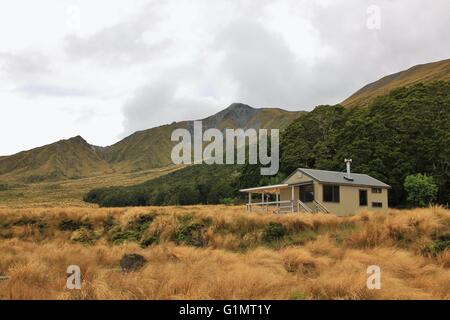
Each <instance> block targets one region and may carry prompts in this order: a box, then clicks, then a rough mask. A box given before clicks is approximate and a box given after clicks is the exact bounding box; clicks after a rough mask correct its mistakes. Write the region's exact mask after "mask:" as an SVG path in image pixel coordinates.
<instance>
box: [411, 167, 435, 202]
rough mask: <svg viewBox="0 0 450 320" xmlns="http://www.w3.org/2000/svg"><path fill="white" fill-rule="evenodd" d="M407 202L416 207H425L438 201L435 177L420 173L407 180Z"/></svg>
mask: <svg viewBox="0 0 450 320" xmlns="http://www.w3.org/2000/svg"><path fill="white" fill-rule="evenodd" d="M404 187H405V191H406V193H407V201H408V202H409V203H411V204H412V205H414V206H419V207H425V206H427V205H429V204H430V203H432V202H433V201H434V200H435V199H436V195H437V191H438V187H437V185H436V184H435V183H434V180H433V177H430V176H427V175H424V174H421V173H418V174H415V175H409V176H407V177H406V178H405V183H404Z"/></svg>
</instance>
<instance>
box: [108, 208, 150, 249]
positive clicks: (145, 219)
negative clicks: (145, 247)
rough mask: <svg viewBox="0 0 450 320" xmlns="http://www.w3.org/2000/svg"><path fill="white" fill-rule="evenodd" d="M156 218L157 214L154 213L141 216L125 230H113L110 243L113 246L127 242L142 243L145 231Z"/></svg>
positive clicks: (130, 222)
mask: <svg viewBox="0 0 450 320" xmlns="http://www.w3.org/2000/svg"><path fill="white" fill-rule="evenodd" d="M155 217H156V214H154V213H149V214H141V215H139V216H137V217H136V218H134V219H133V220H131V221H129V222H128V224H127V226H126V227H125V229H122V228H120V227H116V228H112V229H111V230H110V232H109V241H110V242H111V243H112V244H122V243H123V242H125V241H135V242H139V241H141V239H142V236H143V234H144V232H145V230H147V228H148V227H149V226H150V223H151V222H152V221H153V220H154V219H155ZM149 241H150V240H149V239H147V241H144V242H145V243H149Z"/></svg>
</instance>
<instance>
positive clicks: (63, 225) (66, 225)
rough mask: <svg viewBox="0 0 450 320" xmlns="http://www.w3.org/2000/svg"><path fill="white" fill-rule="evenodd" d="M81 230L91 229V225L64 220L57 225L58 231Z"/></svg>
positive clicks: (78, 221)
mask: <svg viewBox="0 0 450 320" xmlns="http://www.w3.org/2000/svg"><path fill="white" fill-rule="evenodd" d="M81 228H86V229H92V224H91V223H90V222H89V221H87V220H85V221H81V220H75V219H69V218H65V219H62V220H61V221H60V222H59V225H58V229H59V230H60V231H76V230H78V229H81Z"/></svg>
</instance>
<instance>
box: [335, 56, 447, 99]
mask: <svg viewBox="0 0 450 320" xmlns="http://www.w3.org/2000/svg"><path fill="white" fill-rule="evenodd" d="M437 80H445V81H447V80H450V59H446V60H442V61H438V62H432V63H426V64H421V65H417V66H414V67H412V68H409V69H408V70H404V71H401V72H398V73H394V74H391V75H388V76H386V77H383V78H381V79H380V80H378V81H375V82H373V83H370V84H368V85H366V86H364V87H363V88H361V89H360V90H358V91H357V92H355V93H354V94H353V95H351V96H350V97H349V98H347V99H345V100H344V101H343V102H342V103H341V104H342V105H343V106H345V107H356V106H367V105H368V103H369V102H370V101H371V100H373V99H374V98H376V97H377V96H381V95H385V94H388V93H389V92H390V91H391V90H393V89H396V88H400V87H406V86H411V85H414V84H417V83H429V82H432V81H437Z"/></svg>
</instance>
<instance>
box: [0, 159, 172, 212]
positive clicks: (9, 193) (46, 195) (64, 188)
mask: <svg viewBox="0 0 450 320" xmlns="http://www.w3.org/2000/svg"><path fill="white" fill-rule="evenodd" d="M178 169H179V167H174V166H172V167H166V168H159V169H151V170H145V171H139V172H132V173H112V174H105V175H98V176H95V177H88V178H82V179H69V180H62V181H45V182H40V183H33V184H26V183H12V184H9V185H7V188H4V189H6V190H1V188H0V208H2V207H8V208H11V207H14V208H17V207H20V208H29V207H42V206H45V207H54V206H77V207H87V206H90V205H89V204H88V203H86V202H83V200H82V199H83V196H84V195H85V194H86V192H88V191H89V190H91V189H93V188H99V187H109V186H117V185H121V186H122V185H134V184H138V183H142V182H144V181H147V180H149V179H154V178H157V177H159V176H162V175H165V174H167V173H170V172H172V171H174V170H178Z"/></svg>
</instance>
